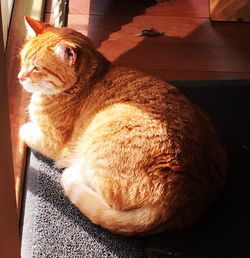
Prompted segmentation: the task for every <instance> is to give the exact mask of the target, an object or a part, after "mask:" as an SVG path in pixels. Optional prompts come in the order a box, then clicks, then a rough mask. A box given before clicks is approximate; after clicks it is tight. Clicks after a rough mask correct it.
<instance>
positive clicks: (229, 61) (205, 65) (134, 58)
mask: <svg viewBox="0 0 250 258" xmlns="http://www.w3.org/2000/svg"><path fill="white" fill-rule="evenodd" d="M87 2H88V3H87ZM69 26H70V27H73V28H75V29H76V30H78V31H80V32H82V33H84V34H87V35H88V36H89V37H90V39H91V40H92V41H93V43H94V45H95V46H96V47H97V48H98V49H99V50H100V51H101V52H102V53H103V54H104V55H105V56H106V57H107V58H108V59H109V60H111V61H112V62H114V64H116V65H119V66H132V67H134V68H137V69H140V70H143V71H147V72H149V73H152V74H154V75H156V76H159V77H161V78H163V79H168V80H178V79H181V80H185V79H186V80H188V79H197V80H198V79H204V80H206V79H242V78H244V79H245V78H250V51H249V49H250V39H248V38H246V35H250V24H249V23H225V22H211V21H210V18H209V6H208V1H205V0H198V1H194V0H191V1H184V0H183V1H175V0H172V1H171V0H170V1H164V2H160V3H156V1H136V3H135V2H134V1H132V0H130V1H112V0H106V1H97V0H93V1H90V2H89V1H85V3H84V4H83V3H82V2H81V1H72V3H71V4H70V14H69ZM151 27H153V28H155V29H157V30H158V31H160V32H164V35H163V36H161V37H157V38H149V37H136V34H138V33H140V32H141V31H142V30H143V29H146V28H151Z"/></svg>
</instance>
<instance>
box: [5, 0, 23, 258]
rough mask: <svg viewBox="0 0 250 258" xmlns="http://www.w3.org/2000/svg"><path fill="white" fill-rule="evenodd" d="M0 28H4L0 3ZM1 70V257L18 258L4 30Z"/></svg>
mask: <svg viewBox="0 0 250 258" xmlns="http://www.w3.org/2000/svg"><path fill="white" fill-rule="evenodd" d="M0 27H2V17H1V3H0ZM0 69H1V73H0V88H1V91H0V125H1V126H0V142H1V144H0V211H1V212H0V239H1V241H0V257H13V258H16V257H19V256H20V255H19V250H20V249H19V235H18V217H17V207H16V202H15V191H14V169H13V164H12V148H11V135H10V120H9V107H8V87H7V80H6V60H5V58H4V41H3V34H2V31H0Z"/></svg>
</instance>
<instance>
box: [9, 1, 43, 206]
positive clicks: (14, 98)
mask: <svg viewBox="0 0 250 258" xmlns="http://www.w3.org/2000/svg"><path fill="white" fill-rule="evenodd" d="M43 7H44V1H35V2H34V1H33V0H27V1H21V0H16V1H15V4H14V9H13V13H12V19H11V24H10V29H9V36H8V42H9V43H8V44H7V51H6V56H7V63H8V70H7V80H8V95H9V108H10V122H11V138H12V150H13V163H14V175H15V189H16V200H17V207H18V210H19V211H20V208H21V197H22V185H23V175H24V169H25V161H26V148H25V145H24V144H23V143H22V142H21V141H20V139H19V128H20V125H22V124H23V123H24V122H25V121H26V116H27V114H26V112H25V108H26V106H27V100H28V94H27V93H26V92H25V91H24V90H22V88H21V86H20V85H19V82H18V80H17V74H18V71H19V68H20V67H19V57H18V53H19V50H20V48H21V46H22V44H23V42H24V40H25V38H26V29H25V26H24V16H25V15H29V16H32V17H33V18H35V19H42V16H43Z"/></svg>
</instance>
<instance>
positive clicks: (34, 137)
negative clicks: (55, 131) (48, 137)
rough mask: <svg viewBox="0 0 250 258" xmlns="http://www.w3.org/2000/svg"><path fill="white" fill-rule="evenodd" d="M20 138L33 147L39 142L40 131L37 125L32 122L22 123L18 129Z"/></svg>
mask: <svg viewBox="0 0 250 258" xmlns="http://www.w3.org/2000/svg"><path fill="white" fill-rule="evenodd" d="M19 135H20V138H21V139H22V140H23V141H24V142H25V143H26V144H27V145H28V146H29V147H32V148H33V147H34V146H35V145H37V144H39V143H40V142H41V138H42V132H41V130H40V129H39V127H38V126H37V125H35V124H34V123H32V122H28V123H26V124H23V125H22V126H21V128H20V131H19Z"/></svg>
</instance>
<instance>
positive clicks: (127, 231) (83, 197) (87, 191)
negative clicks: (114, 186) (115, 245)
mask: <svg viewBox="0 0 250 258" xmlns="http://www.w3.org/2000/svg"><path fill="white" fill-rule="evenodd" d="M83 176H84V175H83V174H81V169H80V168H79V167H77V166H74V167H69V168H67V169H65V171H64V172H63V175H62V179H61V183H62V186H63V189H64V192H65V195H66V196H67V197H68V198H69V199H70V200H71V202H72V203H73V204H74V205H75V206H77V208H78V209H79V210H80V211H81V213H82V214H84V215H85V216H86V217H88V218H89V219H90V220H91V221H92V222H93V223H95V224H97V225H101V226H102V227H104V228H106V229H108V230H110V231H113V232H115V233H120V234H124V235H135V234H142V233H144V232H147V231H150V230H151V229H152V228H154V227H155V225H156V224H157V223H158V222H159V221H160V218H161V217H162V216H161V209H159V207H151V208H150V207H142V208H137V209H131V210H128V211H123V210H117V209H114V208H112V207H111V206H109V205H108V204H107V202H106V201H105V199H104V198H103V197H102V196H100V194H98V193H97V192H96V191H95V189H94V188H93V187H92V186H91V184H90V182H88V181H87V180H85V179H84V178H83Z"/></svg>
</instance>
